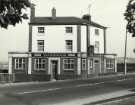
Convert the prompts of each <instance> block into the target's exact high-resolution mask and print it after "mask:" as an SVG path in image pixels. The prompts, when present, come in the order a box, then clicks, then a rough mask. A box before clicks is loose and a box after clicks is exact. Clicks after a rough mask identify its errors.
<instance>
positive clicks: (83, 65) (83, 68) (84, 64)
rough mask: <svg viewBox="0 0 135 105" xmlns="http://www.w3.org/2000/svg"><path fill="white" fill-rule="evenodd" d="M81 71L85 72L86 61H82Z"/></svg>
mask: <svg viewBox="0 0 135 105" xmlns="http://www.w3.org/2000/svg"><path fill="white" fill-rule="evenodd" d="M82 70H86V59H82Z"/></svg>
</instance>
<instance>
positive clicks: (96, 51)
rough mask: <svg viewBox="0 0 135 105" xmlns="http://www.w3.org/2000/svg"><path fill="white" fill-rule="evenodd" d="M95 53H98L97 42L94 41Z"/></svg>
mask: <svg viewBox="0 0 135 105" xmlns="http://www.w3.org/2000/svg"><path fill="white" fill-rule="evenodd" d="M95 53H99V41H95Z"/></svg>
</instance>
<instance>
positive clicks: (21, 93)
mask: <svg viewBox="0 0 135 105" xmlns="http://www.w3.org/2000/svg"><path fill="white" fill-rule="evenodd" d="M60 89H62V88H52V89H47V90H33V91H26V92H18V93H17V94H19V95H23V94H31V93H41V92H49V91H54V90H60Z"/></svg>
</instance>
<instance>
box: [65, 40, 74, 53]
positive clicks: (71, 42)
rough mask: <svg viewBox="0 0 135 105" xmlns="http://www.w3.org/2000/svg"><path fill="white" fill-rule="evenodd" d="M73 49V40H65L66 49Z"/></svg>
mask: <svg viewBox="0 0 135 105" xmlns="http://www.w3.org/2000/svg"><path fill="white" fill-rule="evenodd" d="M72 49H73V41H72V40H66V50H67V51H72Z"/></svg>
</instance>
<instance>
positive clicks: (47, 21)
mask: <svg viewBox="0 0 135 105" xmlns="http://www.w3.org/2000/svg"><path fill="white" fill-rule="evenodd" d="M29 24H31V25H87V24H90V22H89V21H87V20H85V19H81V18H77V17H56V18H55V19H52V17H34V18H33V19H32V20H31V22H30V23H29ZM91 25H92V26H94V27H98V28H106V27H104V26H102V25H100V24H97V23H95V22H91Z"/></svg>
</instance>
